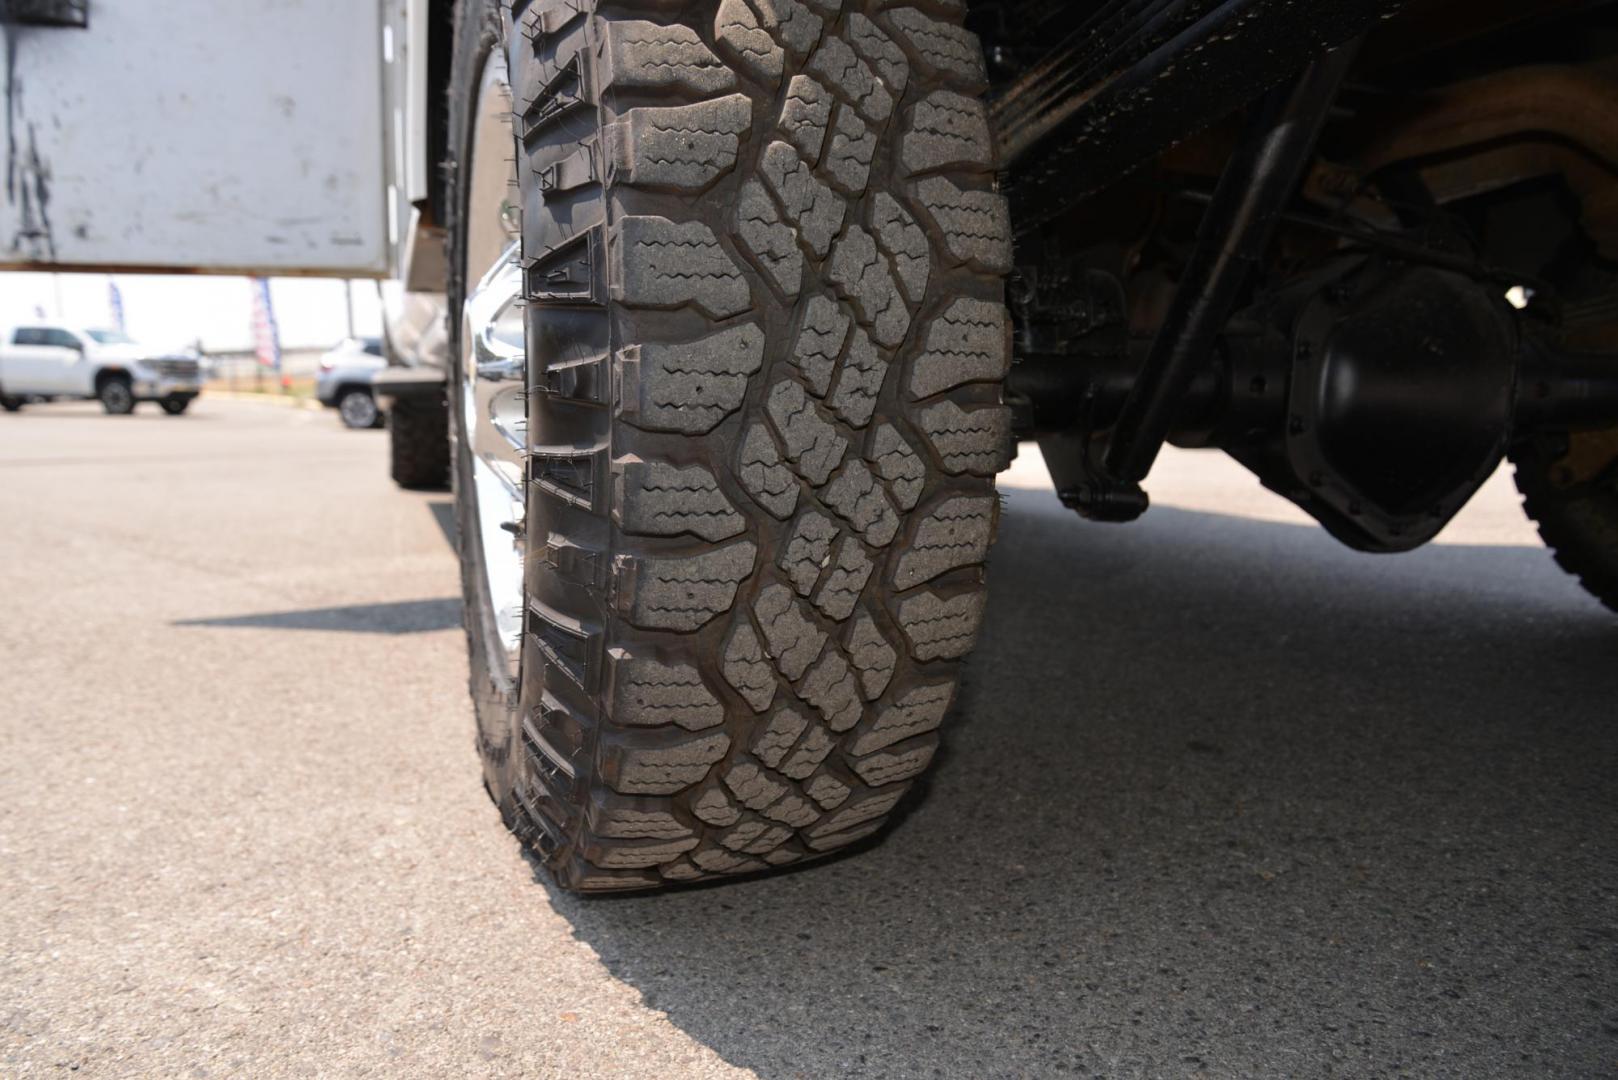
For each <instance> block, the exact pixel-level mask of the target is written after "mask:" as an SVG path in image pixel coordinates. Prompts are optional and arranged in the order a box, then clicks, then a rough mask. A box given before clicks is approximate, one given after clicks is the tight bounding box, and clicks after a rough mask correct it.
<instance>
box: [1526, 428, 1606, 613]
mask: <svg viewBox="0 0 1618 1080" xmlns="http://www.w3.org/2000/svg"><path fill="white" fill-rule="evenodd" d="M1511 459H1512V463H1513V464H1514V465H1515V466H1516V475H1517V489H1518V490H1519V491H1521V492H1522V496H1523V510H1524V511H1526V512H1527V514H1528V516H1529V518H1531V519H1532V520H1533V521H1534V523H1535V524H1536V525H1538V526H1539V535H1540V536H1541V537H1542V538H1543V539H1544V541H1545V546H1546V547H1548V548H1550V549H1551V552H1552V553H1553V554H1554V555H1555V556H1556V561H1557V562H1558V563H1559V564H1560V565H1561V567H1562V569H1564V570H1566V571H1567V572H1568V573H1570V574H1572V575H1573V576H1574V577H1576V578H1578V579H1579V581H1580V582H1581V583H1582V584H1583V585H1584V587H1585V588H1586V589H1588V590H1589V591H1590V592H1591V594H1593V595H1594V596H1595V597H1596V598H1597V599H1599V600H1600V601H1601V602H1602V603H1604V604H1606V605H1607V606H1608V607H1609V608H1612V609H1613V610H1614V611H1618V431H1604V432H1582V433H1575V434H1572V435H1566V434H1563V435H1547V436H1541V437H1538V438H1535V439H1532V440H1528V441H1525V442H1523V443H1520V444H1519V445H1517V446H1516V447H1514V448H1513V450H1512V454H1511Z"/></svg>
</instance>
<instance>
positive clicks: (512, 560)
mask: <svg viewBox="0 0 1618 1080" xmlns="http://www.w3.org/2000/svg"><path fill="white" fill-rule="evenodd" d="M475 115H476V126H475V128H474V130H473V139H472V153H471V158H470V175H469V176H468V181H467V189H468V199H467V219H466V220H467V230H466V271H467V277H466V280H467V281H468V282H469V283H470V285H469V288H468V290H467V295H466V299H465V301H464V303H463V305H462V308H461V356H460V363H461V387H460V399H461V416H460V417H459V421H460V423H461V425H462V433H463V441H462V443H461V445H462V447H463V450H464V452H467V453H469V454H470V456H471V460H470V462H469V465H470V469H469V470H468V471H469V473H470V476H471V486H472V490H471V491H469V492H467V493H466V500H467V501H466V503H465V505H468V506H470V507H472V508H473V509H474V511H475V512H474V513H473V514H472V515H469V516H468V517H467V518H466V519H463V521H462V523H461V527H462V528H463V529H467V530H470V531H472V532H473V533H474V534H475V535H474V536H469V537H468V539H473V540H476V542H477V543H478V544H479V547H480V552H481V555H482V559H481V562H482V566H483V578H484V581H483V584H484V585H485V587H486V588H487V589H488V599H489V610H490V611H491V612H493V617H494V629H495V631H496V633H497V635H498V640H499V644H500V646H501V647H502V648H501V651H502V652H503V654H504V660H505V664H506V671H505V672H504V674H505V675H506V676H507V677H508V678H510V677H513V676H514V675H515V672H516V666H517V655H518V650H519V646H520V643H521V640H522V626H523V547H522V537H523V532H524V528H523V524H524V518H525V516H526V512H527V504H526V499H525V495H524V481H523V477H524V459H525V458H526V456H527V453H528V403H527V395H526V386H527V384H526V373H527V346H526V334H525V332H524V327H523V299H522V269H521V267H520V266H519V263H518V260H519V258H520V255H521V225H520V221H521V202H520V197H519V195H518V192H517V177H516V171H515V167H514V160H515V151H514V143H513V140H512V129H511V90H510V86H509V83H508V80H507V75H506V61H505V57H504V55H502V53H501V51H500V50H499V49H498V48H496V49H494V50H492V51H491V52H490V55H489V58H488V60H487V61H486V62H485V64H484V69H483V77H482V79H481V80H480V82H479V86H478V98H477V112H476V114H475ZM463 475H465V474H463Z"/></svg>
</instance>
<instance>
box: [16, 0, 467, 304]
mask: <svg viewBox="0 0 1618 1080" xmlns="http://www.w3.org/2000/svg"><path fill="white" fill-rule="evenodd" d="M431 7H432V5H430V4H429V3H428V0H278V2H277V3H274V4H221V3H219V2H218V0H0V35H3V37H4V63H5V71H4V110H3V112H4V115H3V118H0V122H3V125H4V142H3V143H0V148H3V150H4V153H5V154H6V175H5V184H4V187H3V190H0V269H26V270H95V271H113V270H117V271H161V272H176V271H179V272H199V273H246V274H262V275H272V274H273V275H323V276H332V277H346V278H353V277H371V278H383V277H390V276H400V275H402V273H403V272H404V267H405V264H406V262H407V261H408V254H409V252H410V250H411V247H412V240H413V238H414V235H415V232H416V227H417V225H418V223H419V222H420V221H421V220H422V210H423V208H424V207H425V205H426V202H427V198H428V185H429V182H430V180H431V170H430V169H429V165H428V161H429V155H428V152H427V150H426V141H427V134H426V133H427V126H428V125H427V112H428V110H427V106H426V94H425V85H426V51H427V50H426V48H425V46H424V43H425V40H426V31H427V25H428V19H429V9H430V8H431ZM431 249H432V250H433V251H435V252H436V245H433V246H432V247H431ZM429 277H430V275H429ZM434 287H441V286H436V285H435V286H434Z"/></svg>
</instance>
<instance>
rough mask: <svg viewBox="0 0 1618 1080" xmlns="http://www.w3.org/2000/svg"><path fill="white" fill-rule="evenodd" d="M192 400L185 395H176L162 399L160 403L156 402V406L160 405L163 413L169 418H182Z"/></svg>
mask: <svg viewBox="0 0 1618 1080" xmlns="http://www.w3.org/2000/svg"><path fill="white" fill-rule="evenodd" d="M192 400H193V399H192V398H191V397H189V396H187V395H184V394H176V395H174V396H172V397H166V398H164V399H163V400H162V401H160V402H158V404H159V405H161V406H162V408H163V411H164V412H166V413H168V414H169V415H170V416H182V415H184V413H185V411H186V410H187V409H189V408H190V407H191V402H192Z"/></svg>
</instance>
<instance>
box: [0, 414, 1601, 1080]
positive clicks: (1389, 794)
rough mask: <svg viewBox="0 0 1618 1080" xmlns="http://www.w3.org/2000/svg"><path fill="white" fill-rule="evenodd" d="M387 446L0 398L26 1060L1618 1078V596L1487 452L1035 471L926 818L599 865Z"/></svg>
mask: <svg viewBox="0 0 1618 1080" xmlns="http://www.w3.org/2000/svg"><path fill="white" fill-rule="evenodd" d="M384 443H385V438H384V437H382V436H380V435H379V434H377V433H367V432H347V431H342V430H340V429H338V427H337V426H336V424H335V422H334V421H332V419H331V418H330V417H329V416H323V415H319V414H312V413H305V412H298V411H293V410H280V409H272V408H269V407H266V406H260V405H252V404H238V403H225V402H219V401H209V400H207V399H206V398H205V399H203V401H202V402H200V403H199V404H198V406H197V410H196V414H195V415H194V416H188V417H186V418H184V419H180V420H175V419H170V418H167V417H162V416H159V415H158V414H157V413H156V412H155V410H145V411H143V413H141V414H137V415H136V416H135V417H133V418H127V419H119V418H107V417H103V416H101V415H99V412H98V411H97V410H95V409H94V408H93V407H80V406H54V407H49V408H43V407H42V408H37V409H29V410H26V411H25V412H24V413H23V414H21V415H20V416H15V417H14V416H6V417H3V418H0V491H3V492H4V497H5V509H4V511H3V512H0V598H3V608H4V618H3V619H0V736H3V739H4V742H3V746H4V748H5V752H4V753H3V754H0V865H3V866H4V868H5V874H4V877H3V878H0V1003H3V1009H0V1074H4V1075H7V1076H13V1075H15V1076H54V1075H66V1074H68V1071H69V1070H76V1072H77V1075H89V1076H132V1075H150V1074H159V1075H196V1076H280V1075H334V1076H359V1075H375V1076H389V1077H391V1076H446V1075H455V1076H462V1075H489V1076H516V1075H527V1076H541V1077H551V1076H557V1077H575V1076H579V1077H587V1076H603V1077H687V1076H692V1077H707V1076H728V1075H746V1074H747V1071H748V1070H751V1071H753V1072H755V1073H756V1074H757V1075H761V1076H765V1077H782V1078H789V1077H810V1078H821V1077H832V1076H871V1077H934V1076H938V1077H970V1078H980V1077H1033V1076H1064V1075H1074V1076H1100V1077H1135V1076H1140V1077H1180V1076H1210V1077H1238V1076H1266V1077H1268V1076H1298V1077H1326V1076H1341V1077H1376V1076H1401V1075H1409V1076H1419V1077H1456V1078H1477V1077H1493V1076H1506V1077H1532V1078H1543V1077H1586V1076H1589V1077H1596V1076H1611V1075H1613V1074H1614V1072H1615V1071H1618V854H1615V851H1614V840H1615V838H1618V799H1615V795H1614V781H1613V778H1614V776H1615V775H1618V724H1615V722H1614V721H1615V719H1618V717H1615V715H1614V714H1615V707H1614V703H1615V701H1618V663H1615V656H1618V620H1615V619H1614V618H1613V617H1611V616H1610V614H1608V613H1605V612H1603V611H1602V610H1601V609H1600V608H1599V607H1598V606H1597V605H1596V604H1595V603H1594V602H1593V601H1590V600H1589V599H1587V598H1586V597H1585V596H1584V595H1583V594H1582V593H1581V592H1580V591H1579V590H1578V589H1577V587H1576V586H1575V585H1574V584H1573V583H1572V582H1570V581H1568V580H1567V579H1565V578H1564V577H1563V576H1562V575H1561V573H1560V572H1559V571H1558V570H1556V569H1555V567H1554V566H1553V565H1552V563H1551V561H1550V559H1549V558H1548V556H1547V555H1546V553H1545V552H1544V551H1543V550H1542V549H1540V548H1538V547H1536V546H1534V545H1533V544H1532V543H1531V542H1530V541H1529V539H1528V538H1529V536H1530V534H1529V533H1528V532H1527V531H1526V529H1525V528H1523V527H1522V526H1521V525H1520V523H1519V524H1514V525H1511V526H1505V525H1501V524H1500V522H1502V521H1505V520H1507V519H1508V516H1509V514H1510V513H1512V511H1511V510H1510V507H1509V505H1508V503H1509V494H1508V493H1507V492H1506V491H1505V490H1504V488H1503V487H1502V486H1501V485H1500V484H1498V483H1496V484H1491V485H1490V487H1489V488H1488V489H1487V491H1486V493H1485V496H1484V498H1485V501H1486V505H1483V506H1482V507H1481V508H1480V510H1479V512H1478V513H1479V515H1480V516H1477V517H1476V518H1474V519H1473V520H1475V521H1477V522H1479V524H1478V525H1477V526H1476V527H1471V526H1468V525H1467V524H1466V522H1463V523H1462V524H1460V525H1458V526H1457V527H1456V528H1454V529H1452V530H1450V532H1449V533H1448V534H1446V537H1445V543H1444V544H1443V545H1441V546H1437V547H1433V548H1429V549H1428V550H1426V551H1423V552H1420V553H1418V554H1416V555H1413V556H1408V557H1404V558H1400V559H1379V558H1372V557H1368V556H1361V555H1355V554H1352V553H1349V552H1347V551H1344V550H1341V549H1339V548H1338V547H1337V546H1336V545H1335V544H1334V543H1333V542H1332V541H1331V540H1329V539H1328V538H1327V537H1326V536H1325V535H1324V534H1322V533H1320V532H1319V531H1318V530H1314V529H1311V528H1306V527H1302V526H1299V525H1297V524H1294V523H1292V522H1291V521H1289V520H1284V517H1285V515H1281V516H1282V518H1283V520H1253V519H1252V516H1251V514H1252V513H1253V512H1258V511H1260V508H1263V509H1262V512H1261V516H1262V514H1267V513H1269V508H1271V507H1272V506H1273V504H1272V503H1270V502H1266V501H1265V499H1266V497H1265V496H1263V495H1262V494H1261V493H1259V492H1258V491H1257V489H1256V485H1252V484H1250V483H1248V484H1245V485H1231V484H1230V473H1229V471H1228V467H1227V466H1226V465H1225V464H1224V463H1222V462H1220V461H1219V459H1217V458H1207V457H1190V456H1185V455H1177V456H1174V457H1172V458H1170V459H1168V461H1167V462H1166V465H1165V469H1166V473H1165V477H1166V479H1165V480H1164V481H1163V486H1167V487H1172V486H1173V485H1174V484H1179V485H1181V486H1183V487H1185V488H1187V489H1195V490H1197V491H1201V492H1207V491H1210V490H1218V491H1221V492H1227V494H1226V495H1225V496H1222V498H1223V499H1224V502H1223V504H1222V505H1221V506H1220V507H1219V511H1220V512H1218V513H1213V512H1206V511H1193V510H1186V509H1176V508H1174V506H1172V505H1170V506H1166V507H1160V508H1158V509H1155V510H1153V512H1152V513H1151V514H1150V515H1148V517H1147V519H1146V520H1145V521H1144V522H1143V523H1142V524H1140V525H1139V526H1137V527H1134V528H1131V529H1110V528H1103V527H1099V526H1087V525H1085V524H1083V523H1081V522H1079V521H1078V520H1076V519H1074V518H1072V517H1071V516H1069V515H1067V514H1065V513H1064V512H1062V511H1061V510H1060V509H1059V508H1058V507H1057V506H1056V504H1055V502H1054V499H1052V498H1051V497H1050V496H1049V495H1048V494H1044V493H1039V492H1030V491H1013V492H1011V493H1010V494H1009V495H1008V497H1007V500H1006V505H1005V508H1004V511H1003V513H1002V516H1001V526H1000V531H1001V539H1000V543H999V546H998V547H997V549H996V552H995V554H994V556H993V564H992V571H991V575H992V576H991V580H992V588H991V591H990V597H991V599H990V603H989V610H988V615H987V619H986V623H985V626H984V632H983V639H982V641H983V643H982V647H981V648H980V650H979V652H978V653H977V654H976V656H975V658H974V660H973V662H972V664H971V666H970V669H969V676H968V680H967V686H966V688H965V690H964V692H963V696H962V700H961V701H960V702H959V704H958V706H957V708H956V710H955V712H954V714H953V715H952V718H951V719H950V720H949V721H948V722H947V723H946V728H945V730H946V736H945V755H944V758H943V760H942V761H941V762H940V764H939V766H938V768H937V769H936V770H935V772H934V773H933V774H932V779H931V781H930V783H929V784H928V785H927V786H926V789H925V790H924V791H923V792H922V793H921V796H920V797H919V798H916V799H914V800H912V802H911V803H910V809H909V812H908V813H907V814H906V815H905V817H904V819H903V820H902V821H901V822H900V823H899V825H898V827H897V828H896V829H894V830H893V831H892V832H891V833H890V834H888V835H887V837H886V838H885V839H883V840H880V841H877V842H874V843H872V844H871V845H869V846H868V848H867V849H866V850H864V851H862V852H859V853H857V854H856V855H854V856H853V857H848V858H838V859H835V860H831V861H828V862H825V863H822V864H819V865H817V866H813V867H810V868H806V869H804V870H802V871H796V872H792V873H788V874H785V875H783V876H779V877H775V878H770V879H762V880H752V881H742V882H737V883H732V884H728V885H722V886H717V887H704V888H693V889H687V890H684V891H679V892H673V893H669V894H665V895H652V896H635V897H627V898H607V899H592V900H582V899H578V898H575V897H571V896H567V895H563V894H560V893H558V892H556V891H555V890H553V889H552V888H551V887H550V886H548V885H547V884H546V883H545V882H544V881H542V880H540V879H539V878H538V877H537V875H536V871H535V868H534V866H533V865H532V864H531V863H530V862H529V861H527V860H526V859H525V858H524V857H523V856H522V855H521V854H520V852H519V851H518V850H517V847H516V845H515V842H514V841H512V840H511V839H510V838H509V837H508V836H507V834H506V833H505V832H504V830H503V829H502V828H501V827H500V825H499V822H498V819H497V816H496V815H495V813H494V811H493V809H492V808H491V807H490V806H489V805H488V802H487V800H486V799H485V797H484V796H483V794H482V791H481V790H480V787H479V779H478V777H479V772H478V767H477V763H476V761H475V758H474V754H473V750H472V746H471V716H470V708H469V706H468V703H467V702H466V700H465V692H464V681H465V677H466V673H465V667H464V659H463V655H462V645H461V641H460V631H459V629H458V618H459V615H458V604H457V603H456V601H455V599H454V597H455V595H456V579H455V568H454V565H453V560H452V558H451V555H450V550H449V548H448V546H447V545H446V543H445V536H444V532H443V526H444V525H445V523H446V514H447V497H446V496H442V495H431V494H428V495H421V494H407V493H401V492H398V491H396V490H394V489H392V488H391V486H390V485H389V484H388V483H387V481H386V466H385V454H384V451H385V447H384ZM1154 479H1156V478H1154ZM1220 485H1228V487H1221V486H1220ZM1469 529H1470V530H1471V531H1469ZM1474 541H1484V542H1482V543H1477V542H1474Z"/></svg>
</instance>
